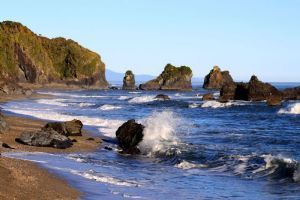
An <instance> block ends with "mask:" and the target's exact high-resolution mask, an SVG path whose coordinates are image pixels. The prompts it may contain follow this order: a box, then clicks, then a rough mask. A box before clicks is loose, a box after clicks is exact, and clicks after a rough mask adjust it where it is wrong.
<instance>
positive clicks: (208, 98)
mask: <svg viewBox="0 0 300 200" xmlns="http://www.w3.org/2000/svg"><path fill="white" fill-rule="evenodd" d="M214 99H215V98H214V95H213V94H212V93H207V94H204V95H203V97H202V100H203V101H211V100H214Z"/></svg>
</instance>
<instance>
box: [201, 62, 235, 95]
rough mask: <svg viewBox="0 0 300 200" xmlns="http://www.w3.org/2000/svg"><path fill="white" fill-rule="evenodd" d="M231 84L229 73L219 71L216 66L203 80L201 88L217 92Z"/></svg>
mask: <svg viewBox="0 0 300 200" xmlns="http://www.w3.org/2000/svg"><path fill="white" fill-rule="evenodd" d="M231 83H233V79H232V77H231V76H230V74H229V71H221V69H220V68H219V67H218V66H214V67H213V69H212V70H211V71H210V72H209V74H208V75H206V76H205V78H204V83H203V88H205V89H216V90H219V89H221V88H222V86H223V85H225V84H231Z"/></svg>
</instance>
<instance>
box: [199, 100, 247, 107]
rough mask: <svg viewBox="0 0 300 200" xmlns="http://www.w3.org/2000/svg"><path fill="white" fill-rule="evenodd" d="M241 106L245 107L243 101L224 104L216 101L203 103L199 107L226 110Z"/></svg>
mask: <svg viewBox="0 0 300 200" xmlns="http://www.w3.org/2000/svg"><path fill="white" fill-rule="evenodd" d="M243 105H247V103H246V102H243V101H229V102H226V103H221V102H218V101H205V102H204V103H203V104H202V105H201V107H202V108H226V107H231V106H243Z"/></svg>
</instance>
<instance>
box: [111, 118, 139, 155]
mask: <svg viewBox="0 0 300 200" xmlns="http://www.w3.org/2000/svg"><path fill="white" fill-rule="evenodd" d="M143 130H144V126H143V125H142V124H138V123H136V122H135V120H134V119H131V120H128V121H127V122H125V123H124V124H122V125H121V126H120V127H119V128H118V130H117V132H116V137H117V139H118V143H119V147H120V148H121V149H122V153H126V154H137V153H140V150H139V149H138V147H137V145H138V144H139V143H140V142H141V141H142V140H143V137H144V134H143Z"/></svg>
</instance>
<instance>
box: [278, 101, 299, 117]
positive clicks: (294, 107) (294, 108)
mask: <svg viewBox="0 0 300 200" xmlns="http://www.w3.org/2000/svg"><path fill="white" fill-rule="evenodd" d="M278 113H279V114H294V115H299V114H300V103H293V104H289V105H288V107H287V108H281V109H280V110H279V111H278Z"/></svg>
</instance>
